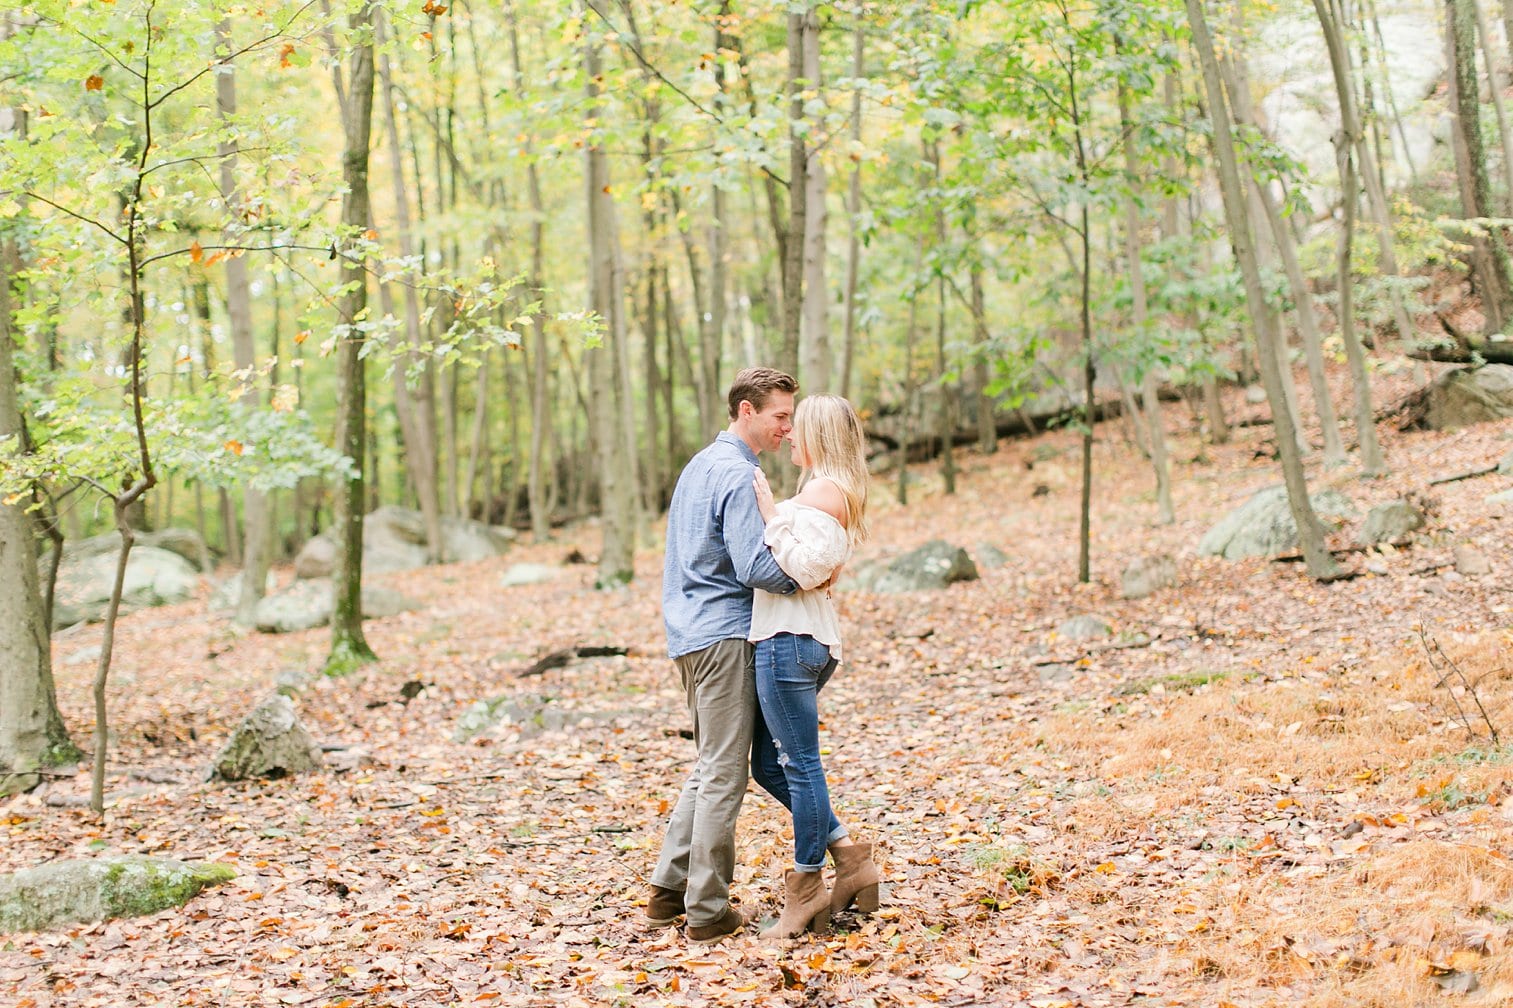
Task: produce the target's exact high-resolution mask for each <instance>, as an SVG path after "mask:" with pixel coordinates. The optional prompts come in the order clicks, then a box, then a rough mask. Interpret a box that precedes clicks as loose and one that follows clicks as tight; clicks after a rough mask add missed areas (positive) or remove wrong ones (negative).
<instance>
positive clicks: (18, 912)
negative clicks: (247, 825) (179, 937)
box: [0, 855, 236, 932]
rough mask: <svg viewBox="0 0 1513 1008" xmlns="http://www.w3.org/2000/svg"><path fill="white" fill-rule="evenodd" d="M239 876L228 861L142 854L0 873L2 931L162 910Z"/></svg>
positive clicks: (76, 861)
mask: <svg viewBox="0 0 1513 1008" xmlns="http://www.w3.org/2000/svg"><path fill="white" fill-rule="evenodd" d="M235 877H236V872H235V871H234V870H233V869H232V868H231V867H230V866H229V865H224V864H217V863H208V864H206V863H202V864H185V863H184V862H182V861H175V860H173V859H171V858H160V857H146V856H141V855H125V856H120V857H108V858H105V857H102V858H91V859H85V860H74V861H53V862H51V863H49V864H45V865H42V866H40V867H38V868H27V869H23V870H22V871H18V872H15V873H14V874H11V875H3V876H0V932H7V931H45V930H48V929H49V928H55V927H61V926H64V925H67V924H75V923H89V922H93V921H101V920H109V919H111V918H115V917H138V916H141V915H143V914H150V913H157V912H158V911H159V910H166V909H167V908H169V907H175V906H182V905H184V904H185V903H187V902H188V901H189V900H190V899H191V898H192V897H194V896H195V895H196V894H197V893H199V891H200V890H201V889H204V888H205V887H206V886H210V885H217V884H219V883H221V882H227V881H230V880H231V879H233V878H235Z"/></svg>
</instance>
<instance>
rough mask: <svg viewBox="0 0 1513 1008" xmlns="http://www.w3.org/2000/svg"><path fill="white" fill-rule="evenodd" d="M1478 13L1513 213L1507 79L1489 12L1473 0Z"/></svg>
mask: <svg viewBox="0 0 1513 1008" xmlns="http://www.w3.org/2000/svg"><path fill="white" fill-rule="evenodd" d="M1471 7H1472V10H1473V12H1474V13H1475V14H1476V31H1477V34H1478V35H1480V36H1481V53H1482V59H1483V60H1485V61H1486V64H1487V90H1488V91H1490V92H1491V93H1492V107H1493V109H1495V110H1496V112H1497V137H1498V139H1499V140H1500V141H1502V179H1503V199H1502V214H1503V216H1504V217H1506V216H1508V215H1509V214H1510V213H1513V132H1510V130H1509V127H1508V109H1507V103H1506V102H1504V101H1503V82H1502V79H1501V75H1500V74H1498V72H1497V57H1496V56H1494V55H1493V53H1492V32H1491V31H1490V30H1488V27H1487V12H1486V11H1484V10H1482V6H1481V4H1480V3H1479V2H1478V0H1471Z"/></svg>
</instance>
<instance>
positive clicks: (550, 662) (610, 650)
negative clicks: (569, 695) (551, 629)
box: [515, 645, 630, 679]
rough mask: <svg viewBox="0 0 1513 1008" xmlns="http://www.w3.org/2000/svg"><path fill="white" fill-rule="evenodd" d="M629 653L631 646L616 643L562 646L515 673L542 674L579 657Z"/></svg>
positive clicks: (522, 677)
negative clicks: (621, 645) (616, 644)
mask: <svg viewBox="0 0 1513 1008" xmlns="http://www.w3.org/2000/svg"><path fill="white" fill-rule="evenodd" d="M629 653H630V648H628V647H618V646H615V645H607V646H599V645H581V646H579V647H570V648H562V649H561V650H560V651H553V652H551V653H550V654H547V655H544V656H543V657H541V658H538V659H537V660H536V662H535V663H534V664H532V665H529V666H527V667H526V668H523V669H521V670H520V671H519V672H516V673H515V675H516V676H518V677H519V678H521V679H524V678H525V677H526V676H533V675H540V674H541V673H543V672H547V671H549V670H551V669H555V668H562V667H563V666H565V665H567V664H568V663H569V662H572V661H576V660H577V659H579V658H608V657H611V656H614V655H623V654H629Z"/></svg>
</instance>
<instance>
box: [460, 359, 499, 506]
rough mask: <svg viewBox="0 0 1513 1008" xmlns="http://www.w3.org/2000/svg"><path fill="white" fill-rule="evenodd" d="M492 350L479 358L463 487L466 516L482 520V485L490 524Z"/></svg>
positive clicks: (475, 376)
mask: <svg viewBox="0 0 1513 1008" xmlns="http://www.w3.org/2000/svg"><path fill="white" fill-rule="evenodd" d="M491 357H492V354H491V353H490V352H489V348H488V347H484V348H483V351H482V352H481V353H480V354H479V355H478V372H477V374H475V375H474V376H473V436H472V437H471V438H470V439H469V440H470V442H471V444H470V445H469V447H468V467H467V473H466V476H465V477H464V481H463V485H462V516H463V517H464V518H476V517H478V500H479V485H480V483H481V484H482V487H483V490H484V493H483V501H484V504H483V511H484V514H483V518H482V520H483V521H485V522H487V521H488V493H487V490H488V487H489V473H490V471H491V470H492V468H493V458H492V453H491V451H490V442H489V360H490V359H491Z"/></svg>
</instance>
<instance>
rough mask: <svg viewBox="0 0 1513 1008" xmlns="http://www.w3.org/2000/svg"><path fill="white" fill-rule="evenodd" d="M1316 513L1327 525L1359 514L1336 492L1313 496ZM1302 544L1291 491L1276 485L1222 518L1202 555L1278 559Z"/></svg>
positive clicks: (1211, 531) (1200, 546) (1200, 548)
mask: <svg viewBox="0 0 1513 1008" xmlns="http://www.w3.org/2000/svg"><path fill="white" fill-rule="evenodd" d="M1309 500H1310V501H1311V502H1312V504H1313V510H1314V512H1315V513H1316V514H1317V515H1318V516H1319V518H1320V519H1321V520H1323V521H1324V522H1325V523H1326V524H1328V523H1329V521H1330V520H1331V519H1334V520H1335V523H1336V524H1338V523H1339V520H1340V519H1345V518H1349V517H1351V516H1352V515H1354V514H1355V508H1354V506H1352V505H1351V503H1350V500H1349V499H1348V498H1347V497H1345V495H1344V494H1341V493H1339V492H1337V491H1334V490H1322V491H1320V492H1319V493H1316V494H1313V495H1312V496H1311V497H1309ZM1297 545H1298V526H1297V523H1296V522H1294V521H1293V519H1292V509H1291V507H1289V505H1288V503H1287V488H1286V487H1281V486H1276V487H1267V488H1266V489H1265V490H1261V491H1258V492H1257V493H1256V494H1255V495H1254V496H1252V497H1251V498H1250V500H1248V501H1246V502H1245V503H1244V504H1242V505H1240V506H1239V507H1238V508H1236V509H1235V510H1233V511H1231V512H1230V513H1229V514H1227V515H1225V516H1224V517H1223V518H1222V519H1220V521H1219V524H1217V525H1215V526H1214V527H1213V528H1211V529H1209V530H1208V533H1207V534H1206V535H1204V536H1203V539H1202V541H1201V542H1199V543H1198V553H1199V555H1200V556H1222V557H1224V558H1225V559H1226V560H1238V559H1240V558H1241V557H1250V556H1275V555H1277V554H1278V553H1284V552H1286V551H1287V550H1290V549H1294V548H1296V546H1297Z"/></svg>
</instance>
